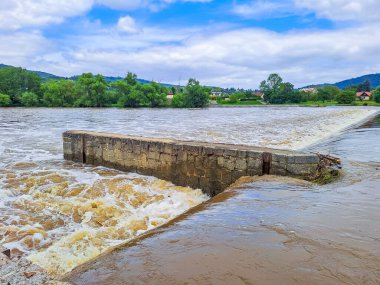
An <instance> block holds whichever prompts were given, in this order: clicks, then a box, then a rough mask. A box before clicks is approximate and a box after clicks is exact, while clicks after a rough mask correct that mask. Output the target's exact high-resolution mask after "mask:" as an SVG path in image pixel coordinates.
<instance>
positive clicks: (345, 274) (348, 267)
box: [67, 117, 380, 285]
mask: <svg viewBox="0 0 380 285" xmlns="http://www.w3.org/2000/svg"><path fill="white" fill-rule="evenodd" d="M379 120H380V118H379V117H378V118H376V119H375V120H371V122H369V123H367V124H365V125H364V126H362V127H361V128H358V129H353V130H349V131H347V132H346V133H344V134H341V135H340V136H338V137H335V138H334V139H331V140H330V141H328V142H326V143H323V144H321V145H318V146H314V147H313V149H312V150H313V151H323V152H327V153H330V154H333V155H337V156H340V157H342V158H343V165H344V176H343V177H342V178H341V179H340V180H339V181H336V182H334V183H332V184H329V185H326V186H318V185H312V184H306V183H304V182H300V181H296V180H290V179H285V178H276V177H264V178H261V179H257V180H252V181H249V182H247V181H243V182H241V184H240V185H237V186H235V187H234V188H232V189H231V190H229V191H227V192H225V193H222V194H221V195H219V196H216V197H214V198H213V199H211V200H210V201H209V202H208V203H207V204H206V205H202V207H200V208H199V209H197V210H195V211H193V212H192V213H191V214H189V215H186V216H183V217H181V219H179V220H177V221H176V222H174V223H172V224H170V225H168V226H167V227H165V228H162V229H160V230H158V231H156V232H154V233H153V234H152V235H150V236H148V237H146V238H144V239H140V240H137V241H135V242H133V243H131V244H129V245H128V246H126V247H122V248H120V249H118V250H116V251H114V252H112V253H111V254H109V255H107V256H104V257H101V258H100V259H98V260H96V261H94V262H91V263H89V264H87V265H85V266H84V267H80V268H78V269H77V270H76V271H74V273H73V274H72V275H71V276H70V277H68V278H67V280H70V281H72V282H73V283H74V284H77V285H85V284H94V285H96V284H113V285H114V284H264V285H265V284H284V285H287V284H289V285H291V284H302V285H306V284H308V285H309V284H318V285H319V284H320V285H322V284H324V285H325V284H355V285H357V284H374V285H375V284H380V223H379V222H378V221H380V211H379V209H380V148H379V147H378V143H379V138H380V128H379Z"/></svg>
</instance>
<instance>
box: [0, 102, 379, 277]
mask: <svg viewBox="0 0 380 285" xmlns="http://www.w3.org/2000/svg"><path fill="white" fill-rule="evenodd" d="M373 112H374V111H373V110H367V109H350V108H316V109H312V108H236V109H235V108H231V109H208V110H169V109H165V110H146V109H142V110H117V109H98V110H97V109H92V110H83V109H21V108H19V109H0V244H2V245H3V246H5V247H7V248H10V249H12V254H13V255H23V256H26V257H28V258H29V259H30V260H32V261H33V262H35V263H37V264H39V265H41V266H42V267H43V268H45V269H46V270H47V271H48V272H49V273H50V274H52V275H61V274H63V273H66V272H68V271H70V270H71V269H73V268H74V267H76V266H77V265H79V264H81V263H83V262H85V261H87V260H89V259H92V258H93V257H95V256H97V255H99V254H100V253H101V252H103V251H105V250H107V249H108V248H109V247H111V246H113V245H117V244H120V243H122V242H124V241H126V240H129V239H131V238H133V237H135V236H137V235H139V234H141V233H143V232H144V231H146V230H149V229H152V228H154V227H156V226H158V225H161V224H163V223H166V222H167V221H169V220H171V219H173V218H174V217H175V216H177V215H179V214H181V213H183V212H184V211H186V210H188V209H189V208H191V207H193V206H195V205H197V204H200V203H202V202H203V201H205V200H207V199H208V197H207V196H205V195H203V194H202V193H201V191H200V190H193V189H190V188H184V187H177V186H174V185H172V184H171V183H170V182H167V181H162V180H159V179H156V178H153V177H146V176H140V175H136V174H131V173H121V172H118V171H114V170H109V169H105V168H101V167H91V166H83V165H80V164H74V163H71V162H64V161H63V159H62V138H61V134H62V132H63V131H65V130H68V129H85V130H96V131H107V132H115V133H123V134H129V135H143V136H150V137H170V138H177V139H184V140H201V141H214V142H227V143H239V144H251V145H265V146H272V147H281V148H302V147H305V146H307V145H308V144H311V143H314V142H315V141H316V140H318V139H321V138H326V137H328V136H329V135H331V133H332V132H335V131H339V130H342V129H344V128H346V127H347V126H348V125H349V124H351V123H354V122H356V121H358V120H361V119H363V118H364V117H366V116H368V115H369V114H371V113H373Z"/></svg>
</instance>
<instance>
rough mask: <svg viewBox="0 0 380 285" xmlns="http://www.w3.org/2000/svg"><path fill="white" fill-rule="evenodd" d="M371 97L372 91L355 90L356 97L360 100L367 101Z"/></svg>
mask: <svg viewBox="0 0 380 285" xmlns="http://www.w3.org/2000/svg"><path fill="white" fill-rule="evenodd" d="M371 97H372V92H356V99H357V100H360V101H369V100H370V99H371Z"/></svg>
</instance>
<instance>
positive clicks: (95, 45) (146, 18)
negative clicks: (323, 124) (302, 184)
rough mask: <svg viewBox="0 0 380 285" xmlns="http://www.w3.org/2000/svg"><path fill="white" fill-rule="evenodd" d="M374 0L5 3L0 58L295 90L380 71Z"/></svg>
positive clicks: (43, 66)
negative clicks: (284, 84)
mask: <svg viewBox="0 0 380 285" xmlns="http://www.w3.org/2000/svg"><path fill="white" fill-rule="evenodd" d="M379 10H380V1H378V0H362V1H357V0H321V1H315V0H283V1H277V0H221V1H216V0H2V1H1V3H0V63H5V64H12V65H17V66H22V67H26V68H29V69H37V70H43V71H47V72H52V73H54V74H58V75H63V76H70V75H74V74H79V73H82V72H88V71H91V72H93V73H103V74H106V75H112V76H124V75H125V74H126V73H127V72H128V71H132V72H135V73H137V74H138V76H139V77H140V78H144V79H148V80H152V79H153V80H156V81H159V82H167V83H178V82H180V83H182V84H184V83H185V82H186V80H187V79H188V78H189V77H195V78H197V79H199V80H200V81H201V83H204V84H208V85H215V86H223V87H228V86H235V87H244V88H257V87H258V85H259V83H260V81H261V80H263V79H265V78H266V77H267V76H268V75H269V74H270V73H272V72H277V73H280V75H282V77H284V79H285V80H288V81H291V82H293V83H294V84H295V85H296V86H297V87H300V86H303V85H307V84H311V83H322V82H336V81H339V80H342V79H346V78H351V77H355V76H359V75H363V74H366V73H376V72H380V31H379V29H378V26H379V24H380V16H379V13H378V12H377V11H379Z"/></svg>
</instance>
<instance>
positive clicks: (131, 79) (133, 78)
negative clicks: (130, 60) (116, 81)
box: [124, 72, 138, 86]
mask: <svg viewBox="0 0 380 285" xmlns="http://www.w3.org/2000/svg"><path fill="white" fill-rule="evenodd" d="M124 80H125V81H126V82H127V83H128V84H129V85H131V86H134V85H136V84H137V83H138V82H137V75H136V74H134V73H132V72H128V73H127V76H126V77H125V78H124Z"/></svg>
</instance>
